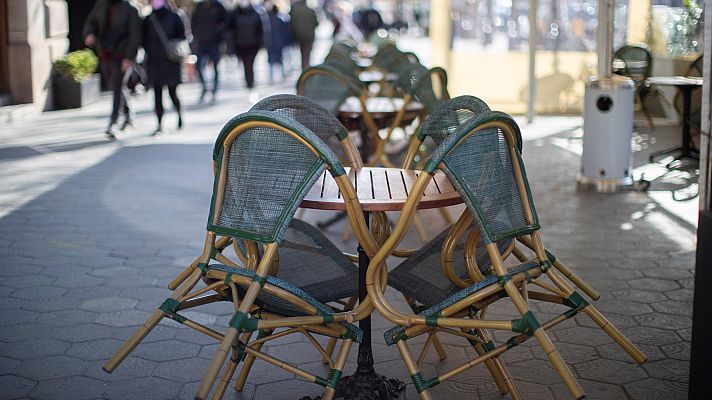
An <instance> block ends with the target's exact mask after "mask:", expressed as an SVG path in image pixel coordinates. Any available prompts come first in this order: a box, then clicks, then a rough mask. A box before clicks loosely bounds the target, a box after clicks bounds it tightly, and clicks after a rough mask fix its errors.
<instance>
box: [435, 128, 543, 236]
mask: <svg viewBox="0 0 712 400" xmlns="http://www.w3.org/2000/svg"><path fill="white" fill-rule="evenodd" d="M465 128H467V126H465ZM455 136H457V135H453V136H452V137H455ZM444 144H445V145H447V141H445V142H444ZM441 147H443V146H441ZM442 151H443V149H441V148H438V149H437V150H436V151H435V152H434V154H433V158H435V157H437V156H438V154H439V153H440V152H442ZM443 162H444V164H445V167H444V171H445V173H446V174H447V175H448V178H449V179H450V182H452V184H453V186H455V188H456V189H457V190H458V191H459V192H460V194H461V195H462V196H463V199H464V200H465V203H466V204H467V206H468V207H469V208H470V211H472V213H473V216H474V218H475V221H476V223H477V225H478V226H479V227H480V230H481V231H482V234H483V235H482V238H483V240H485V241H487V242H492V241H496V240H497V238H499V237H502V235H505V234H507V233H508V232H512V231H516V230H518V229H521V228H523V227H526V226H528V225H529V224H528V223H527V221H526V218H525V214H524V208H523V204H522V199H521V197H520V194H519V189H518V187H517V183H516V180H515V177H514V170H513V169H512V159H511V157H510V153H509V147H508V146H507V141H506V138H505V137H504V134H503V133H502V132H501V131H500V130H499V129H487V130H482V131H478V132H477V133H475V134H473V135H471V136H470V137H468V138H467V139H465V140H464V141H463V142H462V143H461V144H460V145H458V146H457V147H455V148H454V149H453V150H452V151H450V152H449V153H448V154H447V155H446V156H445V157H444V158H443ZM515 162H518V161H515Z"/></svg>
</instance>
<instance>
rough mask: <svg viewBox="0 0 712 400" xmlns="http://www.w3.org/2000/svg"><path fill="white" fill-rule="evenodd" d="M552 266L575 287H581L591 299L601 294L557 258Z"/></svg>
mask: <svg viewBox="0 0 712 400" xmlns="http://www.w3.org/2000/svg"><path fill="white" fill-rule="evenodd" d="M554 268H556V269H557V270H559V272H561V273H562V274H563V275H564V276H565V277H566V278H567V279H568V280H570V281H571V283H573V284H574V285H576V287H577V288H579V289H581V291H582V292H584V293H586V296H588V297H589V298H591V299H592V300H598V299H600V298H601V295H600V294H599V293H598V291H596V289H594V288H592V287H591V286H589V285H588V284H587V283H586V282H584V281H583V280H582V279H581V278H579V277H578V276H577V275H576V274H574V272H573V271H571V270H570V269H569V267H567V266H566V265H565V264H564V263H562V262H561V261H559V260H558V259H557V260H556V261H554Z"/></svg>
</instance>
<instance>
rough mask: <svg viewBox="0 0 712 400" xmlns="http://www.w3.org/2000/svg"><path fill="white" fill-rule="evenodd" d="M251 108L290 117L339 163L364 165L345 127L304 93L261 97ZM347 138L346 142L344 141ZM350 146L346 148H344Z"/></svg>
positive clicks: (355, 165)
mask: <svg viewBox="0 0 712 400" xmlns="http://www.w3.org/2000/svg"><path fill="white" fill-rule="evenodd" d="M250 110H262V111H273V112H276V113H277V114H279V115H282V116H285V117H288V118H292V119H294V120H296V121H297V122H299V123H300V124H302V125H304V126H305V127H307V128H308V129H309V130H311V131H312V132H314V133H315V134H316V135H317V136H318V137H319V139H321V141H322V142H324V143H326V145H327V146H329V148H330V149H331V151H333V152H334V154H336V155H337V156H338V157H339V160H340V161H341V162H342V163H349V164H351V166H354V167H360V166H363V161H362V160H361V156H360V155H359V153H358V151H356V150H355V146H354V145H353V144H352V143H350V139H349V133H348V131H347V130H346V128H345V127H344V126H343V125H342V124H341V122H339V120H338V119H336V117H334V116H333V115H332V114H331V113H330V112H329V111H328V110H327V109H325V108H324V107H322V106H321V105H319V104H318V103H317V102H315V101H313V100H311V99H308V98H306V97H304V96H297V95H293V94H278V95H274V96H270V97H267V98H265V99H262V100H260V101H259V102H257V104H255V105H254V106H252V108H251V109H250ZM344 141H348V142H349V143H343V142H344ZM346 149H349V150H346Z"/></svg>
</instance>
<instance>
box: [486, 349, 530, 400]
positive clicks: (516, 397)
mask: <svg viewBox="0 0 712 400" xmlns="http://www.w3.org/2000/svg"><path fill="white" fill-rule="evenodd" d="M492 362H494V364H495V366H496V368H497V369H499V370H500V371H501V373H502V375H503V376H504V384H505V385H506V386H507V393H509V395H510V396H511V397H512V400H522V399H523V397H522V394H521V393H519V389H517V386H516V385H515V384H514V378H512V375H511V374H510V373H509V370H508V369H507V367H506V366H505V365H504V361H502V359H501V358H499V357H497V358H495V359H494V360H492Z"/></svg>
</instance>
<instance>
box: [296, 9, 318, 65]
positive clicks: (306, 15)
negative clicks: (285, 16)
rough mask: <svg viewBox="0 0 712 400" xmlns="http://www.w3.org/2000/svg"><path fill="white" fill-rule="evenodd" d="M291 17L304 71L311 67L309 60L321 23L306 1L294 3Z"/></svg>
mask: <svg viewBox="0 0 712 400" xmlns="http://www.w3.org/2000/svg"><path fill="white" fill-rule="evenodd" d="M289 16H290V18H291V21H290V23H291V26H292V33H293V34H294V40H295V41H296V42H297V43H298V44H299V51H300V53H301V55H302V71H303V70H305V69H307V68H309V65H310V62H309V59H310V57H311V51H312V47H314V38H315V31H316V27H317V25H319V21H318V20H317V19H316V12H315V11H314V10H312V9H311V8H309V6H308V5H307V3H306V1H305V0H296V1H294V2H293V3H292V10H291V11H290V12H289Z"/></svg>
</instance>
